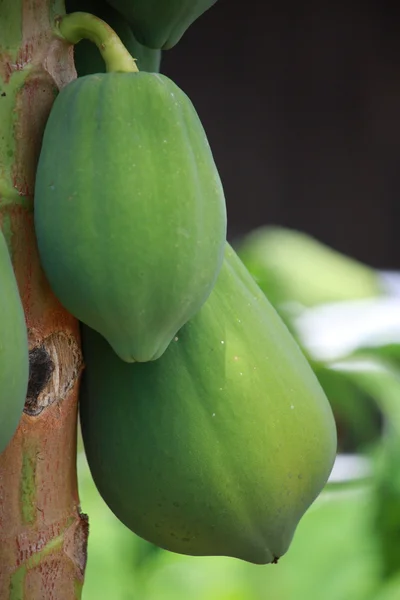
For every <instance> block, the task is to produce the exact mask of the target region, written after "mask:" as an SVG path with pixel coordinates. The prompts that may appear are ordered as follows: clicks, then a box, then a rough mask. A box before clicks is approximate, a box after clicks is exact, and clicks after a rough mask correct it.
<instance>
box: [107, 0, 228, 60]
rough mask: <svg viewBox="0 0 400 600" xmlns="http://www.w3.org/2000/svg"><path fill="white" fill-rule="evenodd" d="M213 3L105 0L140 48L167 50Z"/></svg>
mask: <svg viewBox="0 0 400 600" xmlns="http://www.w3.org/2000/svg"><path fill="white" fill-rule="evenodd" d="M216 1H217V0H168V1H166V0H108V3H109V4H110V5H111V6H113V7H114V8H116V9H117V10H118V11H119V12H120V13H121V15H123V16H124V17H125V18H126V19H127V21H129V22H130V23H131V25H132V29H133V32H134V34H135V37H136V38H137V39H138V40H139V42H140V43H141V44H143V45H144V46H148V47H149V48H161V49H163V50H167V49H169V48H172V47H173V46H175V45H176V44H177V43H178V42H179V40H180V39H181V37H182V36H183V34H184V33H185V31H186V30H187V29H188V28H189V27H190V25H191V24H192V23H193V22H194V21H195V20H196V19H198V18H199V17H200V16H201V15H202V14H203V13H205V12H206V10H208V9H209V8H211V6H213V4H215V3H216Z"/></svg>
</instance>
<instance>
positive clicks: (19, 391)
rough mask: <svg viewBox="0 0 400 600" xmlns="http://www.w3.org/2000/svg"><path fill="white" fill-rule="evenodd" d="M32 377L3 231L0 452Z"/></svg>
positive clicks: (0, 265) (0, 253) (0, 244)
mask: <svg viewBox="0 0 400 600" xmlns="http://www.w3.org/2000/svg"><path fill="white" fill-rule="evenodd" d="M28 379H29V351H28V334H27V330H26V324H25V315H24V310H23V308H22V303H21V298H20V295H19V291H18V287H17V282H16V280H15V275H14V270H13V267H12V264H11V260H10V256H9V253H8V248H7V245H6V242H5V239H4V236H3V233H2V231H1V230H0V453H1V452H3V450H4V449H5V448H6V446H7V445H8V443H9V442H10V440H11V438H12V436H13V435H14V433H15V430H16V428H17V426H18V423H19V420H20V418H21V415H22V411H23V408H24V404H25V398H26V393H27V389H28Z"/></svg>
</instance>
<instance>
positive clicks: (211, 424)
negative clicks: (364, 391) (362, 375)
mask: <svg viewBox="0 0 400 600" xmlns="http://www.w3.org/2000/svg"><path fill="white" fill-rule="evenodd" d="M82 336H83V353H84V358H85V362H86V371H85V374H84V378H83V383H82V388H81V398H80V417H81V424H82V434H83V440H84V445H85V452H86V456H87V459H88V462H89V466H90V469H91V473H92V476H93V479H94V481H95V483H96V486H97V488H98V490H99V492H100V494H101V495H102V497H103V499H104V500H105V502H106V503H107V504H108V506H109V507H110V509H111V510H112V511H113V512H114V513H115V515H116V516H117V517H118V518H119V519H120V520H121V521H122V522H123V523H124V524H125V525H126V526H127V527H129V528H130V529H131V530H132V531H134V532H135V533H136V534H138V535H139V536H141V537H143V538H145V539H146V540H148V541H150V542H152V543H154V544H156V545H157V546H160V547H162V548H165V549H167V550H170V551H173V552H177V553H181V554H189V555H223V556H231V557H235V558H238V559H242V560H245V561H249V562H251V563H256V564H266V563H270V562H276V560H277V559H278V558H279V557H281V556H282V555H283V554H284V553H285V552H286V551H287V550H288V547H289V545H290V542H291V539H292V537H293V534H294V531H295V529H296V527H297V524H298V522H299V520H300V518H301V517H302V515H303V514H304V512H305V511H306V510H307V509H308V507H309V506H310V505H311V504H312V502H313V501H314V500H315V498H316V497H317V496H318V494H319V493H320V492H321V490H322V488H323V487H324V485H325V483H326V481H327V479H328V476H329V474H330V471H331V468H332V466H333V463H334V459H335V453H336V428H335V423H334V420H333V416H332V412H331V408H330V405H329V403H328V401H327V399H326V397H325V394H324V392H323V390H322V388H321V387H320V385H319V383H318V381H317V379H316V377H315V375H314V373H313V371H312V370H311V368H310V366H309V365H308V363H307V362H306V360H305V358H304V356H303V355H302V353H301V351H300V349H299V347H298V346H297V344H296V343H295V341H294V340H293V338H292V337H291V335H290V334H289V332H288V330H287V328H286V326H285V325H284V324H283V322H282V321H281V319H280V318H279V317H278V315H277V313H276V312H275V310H274V309H273V308H272V306H271V305H270V304H269V302H268V300H267V299H266V297H265V296H264V294H263V293H262V292H261V290H260V289H259V288H258V286H257V284H255V282H254V281H253V279H252V277H251V276H250V274H249V273H248V271H247V270H246V268H245V267H244V266H243V264H242V263H241V261H240V259H239V258H238V257H237V255H236V254H235V252H234V251H233V250H232V249H231V248H230V246H229V245H227V246H226V252H225V260H224V264H223V267H222V269H221V272H220V275H219V277H218V280H217V283H216V285H215V288H214V290H213V292H212V293H211V296H210V297H209V299H208V301H207V302H206V303H205V305H204V306H203V307H202V309H201V310H200V311H199V312H198V313H197V314H196V316H195V317H194V318H193V319H191V320H190V321H189V322H188V323H187V324H186V325H185V326H184V327H183V328H182V329H181V331H180V332H179V334H178V335H177V336H176V338H175V340H174V341H173V342H172V343H171V345H170V347H169V348H168V350H167V351H166V352H165V354H164V355H163V356H162V357H161V358H160V359H159V360H158V361H155V362H152V363H146V364H131V365H128V364H126V363H124V362H122V361H121V360H119V359H118V357H117V356H116V355H115V354H114V353H113V352H112V350H111V348H110V347H109V346H108V345H107V343H106V342H105V341H104V340H103V339H102V338H101V336H99V335H98V334H97V333H96V332H95V331H93V330H91V329H89V328H88V327H83V329H82Z"/></svg>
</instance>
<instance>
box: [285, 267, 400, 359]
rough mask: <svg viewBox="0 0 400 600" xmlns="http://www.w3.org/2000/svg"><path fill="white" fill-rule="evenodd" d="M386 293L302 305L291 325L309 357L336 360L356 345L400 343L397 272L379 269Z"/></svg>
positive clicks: (399, 289) (399, 278)
mask: <svg viewBox="0 0 400 600" xmlns="http://www.w3.org/2000/svg"><path fill="white" fill-rule="evenodd" d="M380 277H381V281H382V282H383V287H384V291H385V292H386V294H387V295H383V296H381V297H378V298H368V299H363V300H350V301H346V302H334V303H331V304H321V305H319V306H316V307H313V308H304V309H303V310H301V311H299V310H298V309H297V311H296V312H297V316H295V317H294V320H293V325H294V327H295V329H296V331H297V333H298V335H299V338H300V340H301V342H302V343H303V344H304V346H305V347H306V348H307V350H308V351H309V353H310V356H311V357H312V358H315V359H317V360H322V361H331V360H338V359H340V358H341V357H343V356H348V355H349V354H351V353H352V352H354V351H355V350H357V349H358V348H366V347H368V348H372V347H378V346H382V345H386V344H394V343H400V273H393V272H382V273H380Z"/></svg>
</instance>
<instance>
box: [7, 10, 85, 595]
mask: <svg viewBox="0 0 400 600" xmlns="http://www.w3.org/2000/svg"><path fill="white" fill-rule="evenodd" d="M63 12H64V6H63V2H62V1H61V0H37V1H36V2H32V1H31V0H2V2H0V227H1V228H2V230H3V233H4V236H5V238H6V242H7V245H8V248H9V251H10V255H11V259H12V263H13V267H14V271H15V275H16V279H17V283H18V288H19V291H20V295H21V298H22V301H23V306H24V311H25V318H26V323H27V328H28V334H29V350H30V380H29V388H28V394H27V399H26V403H25V408H24V413H23V415H22V418H21V421H20V424H19V427H18V429H17V432H16V433H15V435H14V437H13V439H12V440H11V442H10V444H9V445H8V447H7V448H6V450H5V451H4V452H3V453H2V454H1V455H0V598H2V600H3V599H4V600H7V599H18V600H25V599H29V600H35V599H39V598H49V599H50V598H57V600H71V599H77V598H80V597H81V590H82V585H83V578H84V571H85V564H86V544H87V532H88V524H87V519H86V517H85V516H84V515H82V514H81V513H80V508H79V498H78V490H77V476H76V431H77V400H78V386H79V380H80V374H81V370H82V355H81V350H80V339H79V328H78V323H77V321H76V320H75V319H73V318H72V317H71V316H70V315H69V314H68V313H67V312H66V311H65V310H64V309H63V307H62V306H61V305H60V303H59V302H58V301H57V300H56V298H55V297H54V295H53V294H52V292H51V290H50V287H49V284H48V282H47V280H46V278H45V276H44V273H43V271H42V268H41V266H40V263H39V258H38V252H37V244H36V239H35V234H34V227H33V195H34V183H35V171H36V165H37V160H38V155H39V151H40V145H41V140H42V135H43V130H44V126H45V123H46V120H47V118H48V115H49V112H50V109H51V106H52V104H53V101H54V99H55V96H56V95H57V93H58V91H59V90H60V89H61V88H62V87H63V86H65V85H66V84H67V83H69V82H70V81H71V80H72V79H74V78H75V77H76V72H75V68H74V64H73V54H72V47H71V46H70V45H69V44H67V43H66V42H65V41H64V40H62V39H60V37H59V35H58V34H57V32H56V29H55V25H54V23H55V18H56V16H57V15H59V14H61V13H63ZM0 318H1V315H0Z"/></svg>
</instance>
